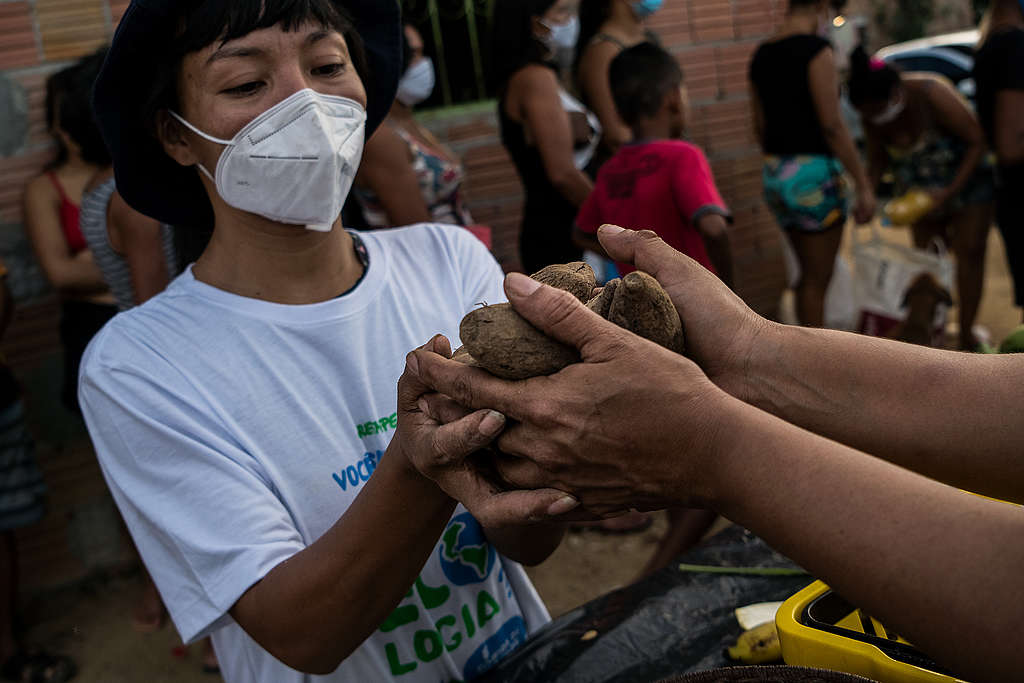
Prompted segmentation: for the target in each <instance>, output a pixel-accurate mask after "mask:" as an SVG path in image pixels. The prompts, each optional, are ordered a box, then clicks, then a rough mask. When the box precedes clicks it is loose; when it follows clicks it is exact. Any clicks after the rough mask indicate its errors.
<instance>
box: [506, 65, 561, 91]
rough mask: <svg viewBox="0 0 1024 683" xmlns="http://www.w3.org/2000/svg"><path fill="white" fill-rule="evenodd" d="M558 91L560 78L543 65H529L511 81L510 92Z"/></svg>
mask: <svg viewBox="0 0 1024 683" xmlns="http://www.w3.org/2000/svg"><path fill="white" fill-rule="evenodd" d="M513 90H519V91H521V92H536V91H546V90H551V91H557V90H558V76H557V74H555V72H554V70H553V69H550V68H548V67H546V66H544V65H543V64H527V65H526V66H524V67H523V68H522V69H520V70H519V71H517V72H516V73H515V74H514V75H513V76H512V78H511V79H510V80H509V92H512V91H513Z"/></svg>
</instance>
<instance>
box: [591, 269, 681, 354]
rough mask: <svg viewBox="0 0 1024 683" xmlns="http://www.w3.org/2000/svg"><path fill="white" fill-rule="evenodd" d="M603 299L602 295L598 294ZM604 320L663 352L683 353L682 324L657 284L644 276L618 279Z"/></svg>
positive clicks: (634, 275) (676, 312)
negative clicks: (659, 346)
mask: <svg viewBox="0 0 1024 683" xmlns="http://www.w3.org/2000/svg"><path fill="white" fill-rule="evenodd" d="M602 296H603V293H602ZM607 318H608V320H610V321H611V322H613V323H615V324H616V325H618V326H619V327H624V328H625V329H627V330H629V331H631V332H634V333H636V334H638V335H640V336H641V337H644V338H645V339H649V340H651V341H653V342H654V343H656V344H660V345H661V346H664V347H665V348H666V349H669V350H671V351H675V352H676V353H680V354H681V353H683V351H684V350H685V349H684V347H685V344H684V341H683V323H682V321H681V320H680V319H679V312H678V311H676V307H675V306H674V305H673V304H672V300H671V299H670V298H669V296H668V294H667V293H666V292H665V290H664V289H662V287H661V285H660V284H658V281H657V280H655V279H654V278H653V277H651V276H650V275H648V274H647V273H642V272H639V271H637V272H634V273H630V274H629V275H627V276H626V277H624V278H622V282H621V283H620V284H619V285H618V286H617V287H616V288H615V291H614V292H613V296H612V300H611V305H610V306H609V308H608V315H607Z"/></svg>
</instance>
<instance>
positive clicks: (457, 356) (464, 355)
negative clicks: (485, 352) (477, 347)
mask: <svg viewBox="0 0 1024 683" xmlns="http://www.w3.org/2000/svg"><path fill="white" fill-rule="evenodd" d="M452 360H453V361H456V362H458V363H462V364H464V365H468V366H470V367H473V368H482V367H483V366H482V365H480V363H478V362H477V360H476V358H473V356H472V355H470V353H469V351H468V350H466V347H465V346H460V347H459V348H458V349H456V350H455V353H453V354H452Z"/></svg>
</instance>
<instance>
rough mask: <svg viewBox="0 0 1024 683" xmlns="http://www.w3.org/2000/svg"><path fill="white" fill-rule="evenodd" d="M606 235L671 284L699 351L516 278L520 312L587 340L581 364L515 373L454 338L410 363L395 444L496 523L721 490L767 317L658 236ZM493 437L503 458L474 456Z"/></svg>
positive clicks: (619, 252)
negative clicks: (454, 353) (483, 361)
mask: <svg viewBox="0 0 1024 683" xmlns="http://www.w3.org/2000/svg"><path fill="white" fill-rule="evenodd" d="M599 238H600V240H601V243H602V245H603V246H604V248H605V249H606V251H607V252H608V253H609V255H610V256H611V257H612V258H614V259H616V260H619V261H624V262H631V263H634V264H635V265H636V266H637V267H638V268H639V269H641V270H644V271H646V272H648V273H650V274H651V275H653V276H654V277H655V278H656V279H658V281H659V282H660V283H661V285H662V286H663V287H664V288H665V290H666V291H667V292H668V294H669V296H670V297H671V298H672V300H673V302H674V303H675V305H676V307H677V309H678V310H679V313H680V315H681V317H682V319H683V324H684V328H685V330H686V334H687V347H688V350H687V353H688V355H689V358H685V357H683V356H680V355H678V354H675V353H672V352H671V351H668V350H666V349H664V348H662V347H660V346H658V345H656V344H654V343H652V342H649V341H647V340H645V339H642V338H640V337H638V336H636V335H634V334H632V333H630V332H628V331H626V330H623V329H622V328H619V327H617V326H616V325H614V324H612V323H610V322H608V321H606V320H604V319H603V318H601V317H599V316H598V315H596V314H594V313H593V312H591V311H590V310H588V309H587V308H586V307H585V306H583V305H582V304H581V303H580V302H579V301H578V300H577V299H575V297H573V296H572V295H570V294H568V293H566V292H562V291H559V290H555V289H552V288H550V287H547V286H544V285H540V283H537V282H536V281H534V280H531V279H529V278H527V277H525V276H523V275H518V274H514V275H510V276H509V277H508V279H507V280H506V291H507V293H508V296H509V300H510V301H511V303H512V305H513V306H514V307H515V309H516V310H517V311H518V312H519V313H520V315H522V316H523V317H524V318H526V319H527V320H528V321H530V322H531V323H532V324H533V325H534V326H536V327H537V328H539V329H541V330H542V331H544V332H545V333H547V334H549V335H550V336H552V337H554V338H556V339H558V340H559V341H562V342H563V343H566V344H569V345H572V346H573V347H575V348H577V349H579V351H580V355H581V357H582V359H583V361H582V362H581V363H578V364H575V365H572V366H569V367H567V368H565V369H564V370H562V371H561V372H559V373H557V374H555V375H552V376H550V377H538V378H534V379H530V380H525V381H521V382H508V381H504V380H500V379H497V378H495V377H493V376H491V375H490V374H488V373H487V372H485V371H483V370H480V369H477V368H471V367H468V366H466V365H463V364H461V363H457V362H454V361H451V360H449V359H450V356H451V348H450V345H449V344H448V342H447V340H445V339H444V338H443V337H438V338H435V339H433V340H431V342H429V343H428V344H427V345H426V346H424V347H422V348H420V349H417V350H416V351H414V352H412V353H411V354H410V355H409V357H408V359H407V368H406V372H405V374H404V375H403V376H402V379H401V380H400V382H399V420H398V422H399V424H398V433H397V435H396V438H395V441H396V443H397V444H399V447H400V449H401V450H402V452H403V453H404V455H405V457H407V458H408V459H409V461H410V462H411V463H412V464H413V466H415V468H416V469H418V470H419V471H420V472H421V473H422V474H423V475H425V476H427V477H429V478H430V479H432V480H434V481H435V482H436V483H437V484H438V486H439V487H440V488H441V489H442V490H444V491H445V492H446V493H447V494H448V495H449V496H451V497H453V498H455V499H456V500H459V501H460V502H462V503H463V504H464V505H465V506H466V507H467V508H468V509H469V510H470V512H471V513H473V514H474V516H475V517H477V519H478V520H480V522H481V523H482V524H484V525H485V526H489V527H502V526H508V525H518V524H524V523H537V522H543V521H549V520H553V519H556V518H557V519H560V520H562V521H568V520H572V519H593V518H602V517H608V516H615V515H617V514H621V513H622V512H624V511H626V510H629V509H632V508H636V509H661V508H665V507H671V506H679V505H687V506H702V505H706V504H708V503H709V502H711V501H712V500H713V498H714V463H715V454H716V452H719V450H720V449H721V448H724V447H725V444H726V442H727V441H728V439H729V438H730V433H731V425H732V421H733V420H736V419H739V414H738V407H739V406H740V405H742V404H740V402H739V401H736V400H735V398H733V397H740V398H742V396H743V393H744V379H745V378H744V367H745V365H746V362H747V360H748V358H749V357H750V354H751V352H752V350H753V348H754V344H755V341H756V339H757V338H758V336H759V335H760V334H761V333H763V332H764V330H765V329H767V327H768V325H769V323H767V321H765V320H764V319H762V318H760V317H759V316H757V315H756V314H754V313H753V312H752V311H751V310H750V309H749V308H748V307H747V306H746V305H745V304H744V303H743V302H742V301H741V300H740V299H739V298H738V297H736V295H734V294H733V293H732V292H731V291H730V290H729V289H728V288H727V287H725V285H723V284H722V283H721V281H719V280H718V278H716V277H715V276H714V275H712V274H711V273H709V272H708V271H707V270H706V269H704V268H703V267H701V266H700V265H699V264H697V263H696V262H694V261H692V260H691V259H689V258H687V257H686V256H683V255H682V254H680V253H679V252H677V251H675V250H674V249H672V248H671V247H669V246H668V245H667V244H665V243H664V242H663V241H662V240H660V239H659V238H658V237H657V236H656V235H655V234H654V233H650V232H633V231H630V230H621V229H619V228H614V227H611V226H605V227H603V228H602V229H601V231H600V232H599ZM691 358H692V359H693V360H690V359H691ZM694 361H696V363H695V362H694ZM698 363H699V365H698ZM730 394H732V396H730ZM492 442H494V444H495V445H496V446H497V447H498V449H500V451H501V455H499V456H496V457H494V458H493V459H491V460H490V462H488V463H482V462H481V461H480V456H474V455H473V454H475V453H477V452H478V451H479V450H480V449H481V448H484V447H485V446H487V445H488V444H490V443H492ZM496 474H497V475H498V476H495V475H496ZM509 486H511V487H512V488H513V489H514V490H511V491H510V490H507V489H508V488H509ZM577 508H578V509H577ZM570 512H571V513H572V514H567V513H570Z"/></svg>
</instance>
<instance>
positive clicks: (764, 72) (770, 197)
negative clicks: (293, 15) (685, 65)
mask: <svg viewBox="0 0 1024 683" xmlns="http://www.w3.org/2000/svg"><path fill="white" fill-rule="evenodd" d="M840 5H841V3H840ZM837 10H838V7H837V5H836V2H835V0H790V1H789V10H788V12H787V13H786V18H785V20H784V21H783V22H782V25H781V26H780V27H779V31H778V33H777V34H776V35H775V36H774V37H773V38H771V39H770V40H768V41H767V42H766V43H764V44H762V45H761V46H760V47H759V48H758V50H757V52H756V53H755V54H754V58H753V61H752V62H751V65H750V82H751V95H750V99H751V104H752V107H753V118H754V129H755V133H756V135H757V138H758V140H759V141H760V143H761V147H762V149H763V150H764V153H765V165H764V184H765V200H766V201H767V202H768V205H769V207H770V208H771V209H772V212H773V213H774V214H775V218H776V220H777V221H778V223H779V226H780V227H781V228H782V229H783V230H784V231H785V232H786V236H787V238H788V239H789V240H790V242H791V243H792V245H793V249H794V251H795V252H796V255H797V258H798V260H799V262H800V267H801V271H802V274H803V275H802V277H801V279H800V282H799V284H797V287H796V310H797V317H799V319H800V323H801V324H803V325H805V326H808V327H821V326H822V324H823V323H824V318H825V292H826V290H827V289H828V285H829V282H830V281H831V280H832V270H833V268H834V266H835V258H836V254H837V253H838V251H839V245H840V242H841V241H842V237H843V226H844V225H845V224H846V218H847V198H846V191H845V186H844V182H843V173H844V170H845V172H846V173H849V174H850V175H851V176H852V177H853V180H854V184H855V186H856V198H855V202H854V207H853V209H854V210H853V215H854V217H855V218H856V219H857V221H858V222H862V223H863V222H867V221H868V220H870V219H871V218H872V217H873V215H874V213H875V194H874V190H873V189H872V186H871V183H870V181H869V180H868V176H867V172H866V171H865V170H864V164H863V163H861V160H860V157H859V155H858V154H857V148H856V146H855V145H854V142H853V138H852V137H851V136H850V131H849V130H848V129H847V127H846V124H845V123H844V122H843V119H842V116H841V114H840V109H839V77H838V74H837V73H836V65H835V57H834V55H833V51H832V46H831V44H830V43H829V41H828V39H827V38H826V37H825V36H827V35H828V30H829V26H831V23H832V19H833V17H834V15H835V13H836V11H837Z"/></svg>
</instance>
